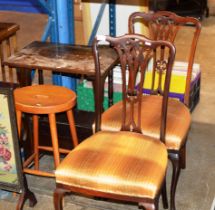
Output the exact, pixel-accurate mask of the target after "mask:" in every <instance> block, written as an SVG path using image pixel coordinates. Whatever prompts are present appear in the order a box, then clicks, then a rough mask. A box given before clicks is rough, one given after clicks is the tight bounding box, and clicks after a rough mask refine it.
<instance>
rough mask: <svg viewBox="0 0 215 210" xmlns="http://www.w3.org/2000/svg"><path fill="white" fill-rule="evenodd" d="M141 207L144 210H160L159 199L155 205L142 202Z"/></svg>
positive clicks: (155, 201)
mask: <svg viewBox="0 0 215 210" xmlns="http://www.w3.org/2000/svg"><path fill="white" fill-rule="evenodd" d="M139 207H142V208H143V209H144V210H158V199H155V200H154V202H153V203H147V202H141V203H139Z"/></svg>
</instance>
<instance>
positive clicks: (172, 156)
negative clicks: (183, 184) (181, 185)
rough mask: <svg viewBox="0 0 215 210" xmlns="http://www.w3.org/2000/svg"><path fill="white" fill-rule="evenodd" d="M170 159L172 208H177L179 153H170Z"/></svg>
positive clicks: (172, 209) (174, 209)
mask: <svg viewBox="0 0 215 210" xmlns="http://www.w3.org/2000/svg"><path fill="white" fill-rule="evenodd" d="M169 159H170V160H171V162H172V168H173V173H172V182H171V193H170V210H176V208H175V192H176V187H177V183H178V178H179V175H180V170H181V167H180V156H179V154H178V153H169Z"/></svg>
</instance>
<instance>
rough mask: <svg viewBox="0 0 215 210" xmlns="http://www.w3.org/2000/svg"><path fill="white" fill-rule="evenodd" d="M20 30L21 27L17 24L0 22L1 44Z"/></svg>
mask: <svg viewBox="0 0 215 210" xmlns="http://www.w3.org/2000/svg"><path fill="white" fill-rule="evenodd" d="M18 30H19V25H17V24H16V23H2V22H0V42H1V41H3V40H4V39H7V38H8V37H10V36H12V35H14V34H15V33H16V31H18Z"/></svg>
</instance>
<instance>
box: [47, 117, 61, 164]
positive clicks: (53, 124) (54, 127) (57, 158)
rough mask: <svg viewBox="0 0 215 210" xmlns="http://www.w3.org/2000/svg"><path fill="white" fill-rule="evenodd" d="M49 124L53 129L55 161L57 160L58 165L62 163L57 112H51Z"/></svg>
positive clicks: (51, 129)
mask: <svg viewBox="0 0 215 210" xmlns="http://www.w3.org/2000/svg"><path fill="white" fill-rule="evenodd" d="M49 124H50V131H51V137H52V147H53V153H54V162H55V167H57V166H58V165H59V164H60V155H59V146H58V137H57V127H56V118H55V114H49Z"/></svg>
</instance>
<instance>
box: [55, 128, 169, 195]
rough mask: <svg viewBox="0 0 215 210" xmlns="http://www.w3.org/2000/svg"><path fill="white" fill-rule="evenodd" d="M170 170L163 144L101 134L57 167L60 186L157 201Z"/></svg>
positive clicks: (127, 134) (133, 135) (135, 135)
mask: <svg viewBox="0 0 215 210" xmlns="http://www.w3.org/2000/svg"><path fill="white" fill-rule="evenodd" d="M166 167H167V151H166V147H165V145H164V144H162V143H161V142H159V141H157V140H154V139H152V138H149V137H144V136H143V135H142V134H138V133H133V132H125V131H121V132H111V131H101V132H98V133H96V134H94V135H93V136H91V137H89V138H88V139H86V140H85V141H84V142H82V143H81V144H79V145H78V146H77V147H76V148H75V149H74V150H72V151H71V152H70V153H69V154H68V155H67V157H66V158H65V159H64V160H63V161H62V162H61V164H60V165H59V166H58V168H57V170H56V172H55V175H56V182H57V184H59V183H60V184H64V185H67V186H70V187H78V188H82V189H86V190H94V191H99V192H105V193H113V194H116V195H123V196H135V197H143V196H144V197H146V198H155V196H156V195H157V194H158V191H159V189H160V187H161V184H162V181H163V177H164V176H165V172H166Z"/></svg>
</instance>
